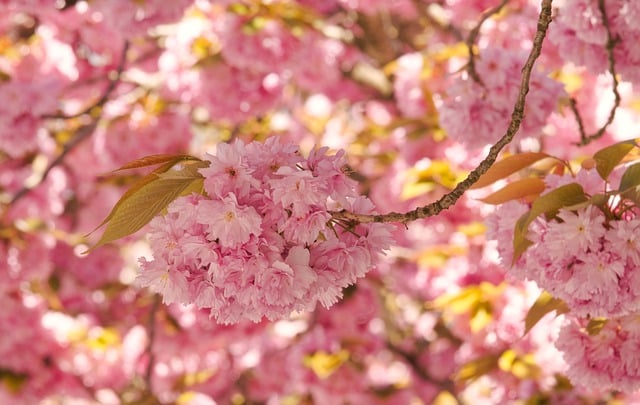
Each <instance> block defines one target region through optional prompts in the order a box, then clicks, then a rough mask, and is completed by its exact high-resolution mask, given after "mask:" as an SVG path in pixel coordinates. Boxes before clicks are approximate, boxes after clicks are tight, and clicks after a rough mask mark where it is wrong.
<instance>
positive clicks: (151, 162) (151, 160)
mask: <svg viewBox="0 0 640 405" xmlns="http://www.w3.org/2000/svg"><path fill="white" fill-rule="evenodd" d="M185 160H195V161H201V160H200V159H198V158H197V157H195V156H191V155H167V154H162V155H150V156H145V157H142V158H140V159H136V160H133V161H131V162H129V163H126V164H124V165H123V166H120V167H119V168H117V169H115V170H114V172H119V171H121V170H128V169H139V168H141V167H148V166H155V165H159V164H162V163H172V164H171V167H173V166H175V165H176V164H178V163H179V162H182V161H185Z"/></svg>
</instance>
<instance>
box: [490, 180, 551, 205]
mask: <svg viewBox="0 0 640 405" xmlns="http://www.w3.org/2000/svg"><path fill="white" fill-rule="evenodd" d="M544 188H545V185H544V181H542V179H539V178H537V177H529V178H526V179H522V180H518V181H514V182H513V183H509V184H507V185H506V186H505V187H503V188H501V189H500V190H498V191H496V192H494V193H492V194H489V195H488V196H486V197H484V198H480V201H482V202H484V203H487V204H502V203H505V202H507V201H511V200H517V199H519V198H524V197H528V196H532V195H540V193H542V192H543V191H544Z"/></svg>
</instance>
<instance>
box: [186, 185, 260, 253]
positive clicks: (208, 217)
mask: <svg viewBox="0 0 640 405" xmlns="http://www.w3.org/2000/svg"><path fill="white" fill-rule="evenodd" d="M198 222H199V223H201V224H203V225H205V227H206V232H207V238H208V239H209V240H216V241H218V243H220V245H221V246H225V247H235V246H237V245H241V244H244V243H247V242H248V241H249V238H250V237H251V235H255V236H258V235H260V233H261V229H260V225H261V222H262V221H261V219H260V215H259V214H258V213H257V212H256V210H255V208H253V207H246V206H241V205H239V204H238V201H237V199H236V196H235V194H233V193H230V194H228V195H227V196H226V197H224V198H223V199H222V200H220V201H215V200H203V201H201V202H200V205H199V206H198Z"/></svg>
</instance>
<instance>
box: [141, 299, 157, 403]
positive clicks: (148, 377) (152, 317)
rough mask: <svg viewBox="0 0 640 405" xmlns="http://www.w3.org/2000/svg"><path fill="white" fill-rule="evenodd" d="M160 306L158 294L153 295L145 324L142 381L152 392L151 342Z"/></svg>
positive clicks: (152, 357)
mask: <svg viewBox="0 0 640 405" xmlns="http://www.w3.org/2000/svg"><path fill="white" fill-rule="evenodd" d="M159 307H160V295H157V294H156V295H155V296H154V297H153V304H151V309H150V310H149V321H148V322H149V323H148V325H147V329H148V333H149V343H148V344H147V348H146V349H145V353H146V354H147V359H148V363H147V368H146V370H145V373H144V382H145V388H146V390H147V392H149V393H150V392H152V388H153V385H152V384H153V383H152V380H153V379H152V377H153V367H154V365H155V355H154V354H153V342H154V340H155V338H156V315H157V313H158V308H159Z"/></svg>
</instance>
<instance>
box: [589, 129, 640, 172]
mask: <svg viewBox="0 0 640 405" xmlns="http://www.w3.org/2000/svg"><path fill="white" fill-rule="evenodd" d="M635 146H636V141H635V139H630V140H628V141H623V142H619V143H616V144H613V145H610V146H607V147H606V148H604V149H600V150H599V151H598V152H596V153H595V154H594V155H593V159H594V160H595V161H596V170H597V171H598V174H599V175H600V177H602V179H603V180H607V178H608V177H609V175H610V174H611V172H612V171H613V169H614V168H615V167H616V166H617V165H618V164H620V162H621V161H622V159H624V157H625V156H627V154H628V153H629V152H631V150H632V149H633V148H634V147H635Z"/></svg>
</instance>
